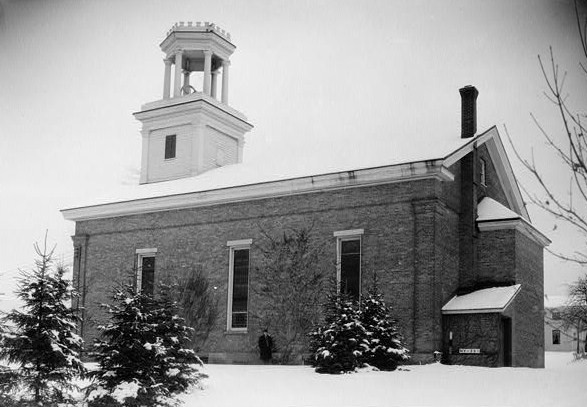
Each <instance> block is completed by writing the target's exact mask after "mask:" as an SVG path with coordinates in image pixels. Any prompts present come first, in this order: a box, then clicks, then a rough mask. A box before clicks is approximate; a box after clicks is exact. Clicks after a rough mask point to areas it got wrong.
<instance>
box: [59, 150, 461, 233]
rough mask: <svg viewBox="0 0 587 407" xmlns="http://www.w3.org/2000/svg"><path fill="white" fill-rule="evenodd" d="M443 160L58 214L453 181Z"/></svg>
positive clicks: (92, 215)
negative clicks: (415, 181)
mask: <svg viewBox="0 0 587 407" xmlns="http://www.w3.org/2000/svg"><path fill="white" fill-rule="evenodd" d="M442 161H443V160H442V159H439V160H431V161H420V162H413V163H407V164H397V165H392V166H385V167H377V168H367V169H360V170H355V171H342V172H336V173H330V174H322V175H315V176H307V177H299V178H292V179H286V180H279V181H269V182H262V183H256V184H249V185H241V186H232V187H226V188H219V189H212V190H205V191H197V192H188V193H181V194H172V195H165V196H156V197H148V198H140V199H133V200H127V201H119V202H111V203H105V204H101V205H91V206H84V207H77V208H70V209H64V210H62V211H61V213H62V215H63V217H64V218H65V219H66V220H72V221H85V220H92V219H102V218H111V217H118V216H128V215H136V214H141V213H151V212H161V211H167V210H177V209H186V208H196V207H203V206H211V205H218V204H227V203H235V202H243V201H252V200H259V199H266V198H276V197H282V196H291V195H300V194H307V193H316V192H322V191H328V190H336V189H346V188H357V187H363V186H372V185H380V184H390V183H396V182H405V181H414V180H420V179H430V178H432V179H438V180H440V181H453V180H454V175H453V174H452V173H451V172H450V171H449V170H448V169H447V168H446V167H445V166H443V165H442Z"/></svg>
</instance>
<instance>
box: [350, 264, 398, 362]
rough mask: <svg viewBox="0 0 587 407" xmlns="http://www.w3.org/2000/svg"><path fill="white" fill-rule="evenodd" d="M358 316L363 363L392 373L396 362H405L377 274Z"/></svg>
mask: <svg viewBox="0 0 587 407" xmlns="http://www.w3.org/2000/svg"><path fill="white" fill-rule="evenodd" d="M360 314H361V317H360V320H361V323H362V325H363V327H364V328H365V331H366V334H367V338H366V341H365V342H366V344H367V346H368V348H367V349H365V351H364V352H363V355H362V361H363V362H364V363H367V364H369V365H371V366H375V367H376V368H378V369H380V370H395V369H396V368H397V365H398V364H399V363H401V362H403V361H406V360H408V359H409V356H408V349H406V348H405V347H404V345H403V343H402V341H403V338H402V337H401V335H400V334H399V332H398V329H397V322H396V321H395V320H394V319H393V318H392V316H391V309H390V308H389V307H388V306H387V305H386V304H385V301H384V300H383V295H382V294H381V292H380V291H379V282H378V279H377V274H374V275H373V284H372V285H371V287H370V288H369V291H368V293H367V295H366V296H365V297H363V299H362V301H361V311H360Z"/></svg>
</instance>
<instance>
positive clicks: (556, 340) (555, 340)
mask: <svg viewBox="0 0 587 407" xmlns="http://www.w3.org/2000/svg"><path fill="white" fill-rule="evenodd" d="M552 344H553V345H560V344H561V331H560V330H559V329H553V330H552Z"/></svg>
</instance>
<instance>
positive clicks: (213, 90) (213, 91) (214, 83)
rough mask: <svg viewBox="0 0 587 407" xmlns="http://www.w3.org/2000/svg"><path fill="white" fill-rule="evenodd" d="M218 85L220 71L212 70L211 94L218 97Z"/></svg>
mask: <svg viewBox="0 0 587 407" xmlns="http://www.w3.org/2000/svg"><path fill="white" fill-rule="evenodd" d="M217 87H218V71H212V87H211V89H210V96H212V97H213V98H214V99H216V89H217Z"/></svg>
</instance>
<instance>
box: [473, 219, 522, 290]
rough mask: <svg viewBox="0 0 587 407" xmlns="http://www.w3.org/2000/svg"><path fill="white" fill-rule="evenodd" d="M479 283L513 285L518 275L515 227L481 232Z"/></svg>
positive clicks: (485, 284) (483, 284)
mask: <svg viewBox="0 0 587 407" xmlns="http://www.w3.org/2000/svg"><path fill="white" fill-rule="evenodd" d="M478 245H479V246H478V247H479V250H478V264H477V266H478V280H477V281H478V283H479V284H480V285H482V286H491V285H492V284H495V285H504V284H506V285H511V284H514V283H515V280H516V275H515V271H516V270H515V269H516V232H515V231H514V230H513V229H502V230H492V231H484V232H481V233H479V243H478Z"/></svg>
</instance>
